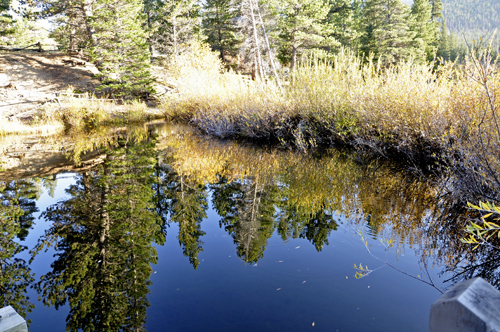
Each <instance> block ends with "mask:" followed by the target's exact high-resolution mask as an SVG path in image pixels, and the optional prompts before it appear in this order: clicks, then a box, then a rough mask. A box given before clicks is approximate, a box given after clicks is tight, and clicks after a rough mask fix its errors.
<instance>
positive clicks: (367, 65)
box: [163, 46, 500, 199]
mask: <svg viewBox="0 0 500 332" xmlns="http://www.w3.org/2000/svg"><path fill="white" fill-rule="evenodd" d="M474 56H475V59H476V60H475V62H474V61H473V60H470V61H469V63H468V64H466V65H465V66H463V67H460V66H456V65H455V64H453V63H450V64H445V65H439V66H437V68H436V66H435V64H421V63H416V62H412V61H408V62H402V63H399V64H397V65H395V66H391V67H382V66H381V65H380V64H379V63H376V62H373V61H364V60H363V59H360V58H359V57H357V56H356V55H355V54H353V53H352V52H350V51H348V50H342V51H340V52H339V54H338V55H337V56H336V57H335V58H334V59H333V61H332V62H328V63H327V62H322V61H317V60H314V59H309V60H306V61H303V62H302V63H301V64H299V65H298V66H297V68H296V70H295V71H294V72H293V73H292V74H291V75H290V78H289V81H288V82H286V84H285V86H284V88H283V89H281V90H280V89H279V88H278V87H277V85H276V84H274V82H272V81H265V80H259V79H258V80H255V81H252V80H250V79H249V78H248V77H245V76H243V75H238V74H235V73H232V72H225V73H224V72H223V70H222V66H221V63H220V61H219V60H218V58H217V56H216V55H214V54H213V53H211V52H210V51H209V50H208V49H207V48H204V47H203V46H198V48H197V49H196V50H195V51H194V52H191V53H190V54H189V55H187V56H184V57H183V56H179V57H178V58H177V59H176V60H175V62H173V63H171V64H170V68H175V70H171V72H172V84H173V85H174V86H175V87H176V91H175V93H172V94H169V95H168V96H167V97H166V98H165V99H164V102H163V109H164V112H165V114H166V116H167V118H169V119H180V120H183V121H187V122H189V123H190V124H192V125H194V126H195V127H197V128H198V129H200V130H201V131H202V132H204V133H207V134H211V135H215V136H218V137H241V138H247V139H248V138H249V139H267V140H269V141H275V142H280V143H281V144H283V145H285V146H288V147H295V148H298V149H301V150H307V149H309V148H314V147H318V146H325V145H326V146H331V145H338V144H342V145H348V146H353V147H356V148H363V149H369V150H371V151H375V152H376V153H377V154H379V155H382V156H386V157H388V156H398V157H403V158H404V159H405V161H407V162H409V163H410V164H411V165H413V166H418V167H419V168H428V166H429V165H436V163H438V164H440V165H441V166H443V165H446V166H448V168H450V169H452V170H453V171H456V172H459V171H463V172H465V173H466V174H469V175H468V176H469V177H471V178H474V177H478V178H477V179H475V180H474V181H475V182H476V186H478V187H481V186H482V185H483V184H484V182H485V181H486V182H487V183H488V184H486V186H487V187H491V186H494V187H495V188H497V189H495V190H496V192H497V193H498V192H500V190H499V189H500V181H498V179H499V178H498V176H495V175H494V173H495V172H497V173H496V174H500V167H499V165H500V161H499V160H498V157H497V156H500V153H499V152H500V151H499V150H498V149H500V141H499V140H498V139H499V138H500V130H499V128H498V125H497V123H500V119H498V120H499V121H497V115H496V110H497V109H498V108H499V107H500V73H499V70H498V67H497V66H496V64H495V63H494V61H493V59H491V57H490V58H486V57H487V54H486V53H483V54H476V55H474ZM471 59H472V58H471ZM486 65H487V66H488V70H487V74H485V73H484V68H482V67H481V66H486ZM481 68H482V69H481ZM481 75H482V76H481ZM485 80H486V82H487V84H486V86H487V89H489V90H488V93H486V92H485V91H486V90H485V83H484V81H485ZM480 124H481V125H480ZM486 141H487V143H486ZM481 142H483V143H481ZM481 155H487V157H480V156H481ZM468 163H472V164H470V165H468ZM479 164H481V165H484V166H483V168H484V167H486V168H487V169H488V168H489V171H488V172H483V173H489V174H490V175H488V177H489V178H490V179H489V180H485V178H484V177H485V175H484V174H479V173H478V172H477V169H478V167H479V166H478V165H479ZM488 165H490V166H488ZM492 165H495V166H492ZM479 169H481V167H479ZM470 174H472V175H470ZM462 178H464V177H462ZM469 180H471V179H469ZM471 181H472V180H471ZM481 183H483V184H481ZM481 190H482V192H483V193H486V190H483V189H481ZM497 195H498V194H497ZM489 196H492V194H491V190H490V194H489ZM496 198H497V199H499V198H500V197H498V196H496Z"/></svg>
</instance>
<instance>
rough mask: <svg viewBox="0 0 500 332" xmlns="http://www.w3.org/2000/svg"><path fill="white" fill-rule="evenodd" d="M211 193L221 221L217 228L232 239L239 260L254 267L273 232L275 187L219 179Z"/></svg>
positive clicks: (244, 181)
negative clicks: (219, 227)
mask: <svg viewBox="0 0 500 332" xmlns="http://www.w3.org/2000/svg"><path fill="white" fill-rule="evenodd" d="M212 189H213V204H214V208H215V210H216V211H217V213H218V214H219V215H220V216H221V217H222V219H221V220H220V222H219V224H220V226H221V227H222V226H224V229H225V230H226V231H227V232H228V233H229V234H230V235H231V236H232V237H233V240H234V243H235V244H236V246H237V247H236V251H237V254H238V257H240V258H241V259H242V260H243V261H244V262H246V263H250V264H252V263H256V262H257V261H258V260H259V259H261V258H263V257H264V251H265V250H266V246H267V243H268V242H267V241H268V239H269V238H270V237H271V236H272V234H273V231H274V213H275V207H274V205H275V204H276V203H277V201H278V188H277V186H276V185H273V184H272V183H270V184H266V183H260V181H259V178H258V177H257V178H253V179H250V178H247V179H245V180H243V181H238V182H230V181H228V180H227V179H226V178H221V179H219V182H218V183H215V184H214V185H213V186H212Z"/></svg>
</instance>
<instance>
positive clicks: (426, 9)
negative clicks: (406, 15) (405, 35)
mask: <svg viewBox="0 0 500 332" xmlns="http://www.w3.org/2000/svg"><path fill="white" fill-rule="evenodd" d="M411 15H412V18H413V20H411V26H410V28H411V30H412V31H413V32H414V33H415V37H414V42H415V43H414V46H415V49H416V52H417V54H416V57H417V58H418V59H427V60H432V58H433V56H434V52H435V50H436V48H437V44H438V37H439V36H438V26H437V25H436V23H438V22H435V21H433V20H432V17H433V6H432V4H431V3H430V2H429V0H414V1H413V5H412V7H411Z"/></svg>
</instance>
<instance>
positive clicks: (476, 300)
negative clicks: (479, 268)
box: [429, 278, 500, 332]
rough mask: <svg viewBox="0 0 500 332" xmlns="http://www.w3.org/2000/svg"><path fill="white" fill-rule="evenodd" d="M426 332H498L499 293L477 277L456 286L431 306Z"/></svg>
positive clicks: (499, 322)
mask: <svg viewBox="0 0 500 332" xmlns="http://www.w3.org/2000/svg"><path fill="white" fill-rule="evenodd" d="M429 331H430V332H452V331H453V332H455V331H460V332H500V291H498V290H497V289H496V288H495V287H493V286H492V285H490V284H489V283H488V282H486V281H485V280H483V279H481V278H475V279H471V280H467V281H464V282H461V283H458V284H456V285H455V286H453V287H452V288H450V289H449V290H448V291H447V292H446V293H444V294H443V296H441V297H440V298H439V299H438V300H437V301H436V302H434V304H433V305H432V307H431V316H430V322H429Z"/></svg>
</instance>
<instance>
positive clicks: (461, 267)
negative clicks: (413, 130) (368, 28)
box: [0, 125, 500, 332]
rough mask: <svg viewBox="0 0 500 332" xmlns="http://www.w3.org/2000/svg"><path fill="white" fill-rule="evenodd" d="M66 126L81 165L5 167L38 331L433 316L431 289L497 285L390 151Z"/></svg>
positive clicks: (394, 324)
mask: <svg viewBox="0 0 500 332" xmlns="http://www.w3.org/2000/svg"><path fill="white" fill-rule="evenodd" d="M62 141H64V142H66V143H65V144H67V142H68V141H69V142H71V146H72V149H71V150H70V152H69V153H67V155H66V157H67V158H68V160H74V161H76V164H75V166H69V167H67V168H65V169H63V168H61V167H60V165H58V168H57V169H63V170H61V171H57V170H56V171H45V172H44V174H43V176H37V175H36V174H32V175H31V176H30V177H28V178H23V177H22V176H20V175H19V174H22V171H19V170H18V172H17V173H13V172H10V173H9V171H7V172H3V178H1V181H0V187H1V188H3V189H2V192H1V195H2V196H1V197H2V200H3V205H2V208H3V211H2V216H3V217H2V220H3V221H2V224H1V226H2V227H3V229H2V232H3V234H4V235H5V236H4V238H3V239H2V240H1V241H0V254H2V256H0V259H2V261H1V264H2V265H1V267H2V275H0V281H1V282H2V284H3V285H4V287H3V288H4V290H3V293H2V294H0V300H1V301H3V302H2V303H0V304H3V305H8V304H10V305H12V306H14V307H15V308H16V310H17V311H18V312H20V313H21V314H23V315H24V316H25V317H27V319H30V320H31V325H30V331H34V332H37V331H64V330H66V329H67V328H68V329H70V330H74V331H77V330H85V331H94V330H95V331H117V330H123V331H129V330H130V331H150V332H151V331H167V330H168V331H305V330H312V331H426V330H427V327H428V319H429V310H430V306H431V304H432V303H433V302H434V301H435V300H436V299H438V298H439V296H440V295H441V293H440V292H439V291H438V290H437V289H436V288H439V289H441V290H443V291H444V290H446V289H447V288H449V287H450V286H452V285H453V284H454V283H455V282H457V281H460V280H462V279H464V278H465V279H466V278H470V277H473V276H478V275H481V276H483V277H485V278H487V279H488V280H490V282H492V283H493V284H495V285H496V284H498V274H499V273H498V264H500V263H491V261H493V262H495V259H494V257H496V256H498V254H497V253H495V252H494V251H488V250H487V249H480V250H479V251H476V252H475V253H474V254H473V253H472V252H471V250H470V248H469V247H467V246H466V245H464V244H462V243H461V242H460V241H459V238H460V236H461V235H463V233H461V228H460V227H457V225H456V223H455V222H446V220H448V219H449V220H452V218H451V217H450V218H448V219H446V218H445V219H443V218H442V217H440V216H442V214H443V212H444V211H446V204H445V202H444V201H443V199H442V198H440V191H439V188H435V187H434V186H433V185H432V184H430V183H426V182H423V181H421V180H419V179H415V178H413V177H411V176H410V175H408V174H407V172H406V171H405V170H404V169H402V170H400V169H398V168H396V167H394V165H391V164H389V163H387V162H383V161H380V160H362V159H360V158H359V157H355V156H352V155H350V154H347V153H342V152H338V151H325V152H324V153H322V155H321V156H319V155H306V154H297V153H293V152H290V151H280V150H277V149H272V148H268V149H262V148H258V147H254V146H250V145H247V144H242V143H237V142H219V141H215V140H210V139H204V138H200V137H197V136H195V135H193V134H192V133H191V132H189V131H188V130H185V129H183V128H181V127H176V126H169V125H157V126H150V127H147V126H144V127H138V128H130V129H128V130H126V129H125V130H119V131H116V130H114V131H109V132H107V131H101V132H92V133H88V134H82V133H80V134H78V135H73V136H71V135H70V136H68V137H65V138H64V140H63V139H62V138H58V139H57V140H55V141H53V142H51V144H52V145H54V144H56V143H57V142H62ZM61 144H62V143H61ZM71 151H72V152H71ZM90 151H94V152H92V153H90ZM89 153H90V154H89ZM89 155H90V157H89ZM81 161H84V162H83V163H81ZM26 163H27V162H26ZM70 164H71V163H70ZM19 169H22V165H21V166H20V167H19ZM44 169H46V168H44ZM51 172H52V173H51ZM13 174H17V175H13ZM9 176H10V177H11V178H8V177H9ZM21 210H22V211H24V212H21ZM443 220H444V221H443ZM453 220H455V219H453ZM15 234H17V236H15ZM365 241H366V242H365ZM368 250H369V252H368ZM495 255H496V256H495ZM478 257H479V258H478ZM476 258H478V259H480V260H481V261H484V262H486V261H488V262H489V263H488V264H489V265H488V264H477V263H475V259H476ZM492 258H493V259H492ZM30 260H31V261H30ZM497 261H498V259H497ZM386 263H388V264H390V265H391V266H389V265H386ZM360 264H361V265H362V267H363V269H364V270H361V269H359V267H360V266H359V265H360ZM355 266H356V267H357V268H355ZM367 269H368V270H367ZM403 272H405V273H407V274H409V275H410V276H408V275H406V274H404V273H403ZM430 280H432V282H431V281H430ZM424 281H425V282H424ZM429 283H433V284H434V285H430V284H429ZM28 311H31V312H28Z"/></svg>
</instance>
